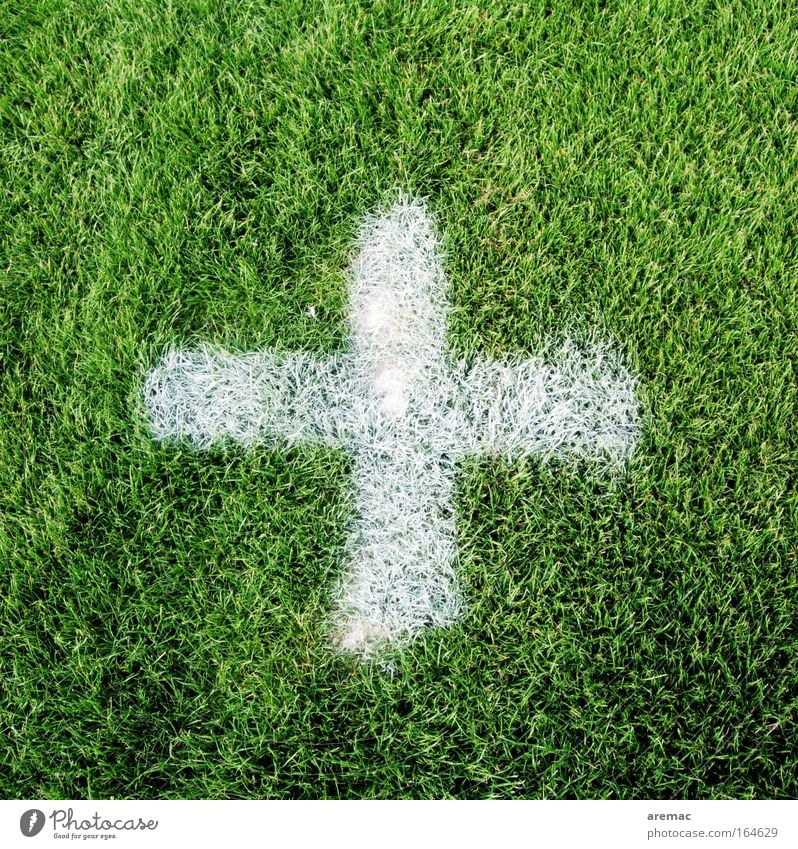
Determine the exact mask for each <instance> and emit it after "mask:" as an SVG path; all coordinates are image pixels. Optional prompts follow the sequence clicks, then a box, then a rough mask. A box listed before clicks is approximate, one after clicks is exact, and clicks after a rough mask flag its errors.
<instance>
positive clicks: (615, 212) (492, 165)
mask: <svg viewBox="0 0 798 849" xmlns="http://www.w3.org/2000/svg"><path fill="white" fill-rule="evenodd" d="M452 5H454V4H451V3H449V2H443V0H418V2H415V3H405V2H398V0H397V2H387V3H382V2H380V3H355V2H349V0H347V2H344V1H343V0H337V2H332V0H318V1H316V0H306V2H297V0H282V2H266V0H238V1H237V2H224V3H220V2H211V0H193V2H188V0H187V2H174V3H165V2H163V0H158V2H156V0H102V2H101V0H38V2H29V0H10V2H9V1H8V0H6V2H5V3H4V4H3V8H2V10H0V71H2V75H1V77H0V79H1V80H2V83H1V84H0V118H1V120H2V124H1V126H2V137H1V139H2V140H1V143H0V221H1V222H2V227H0V569H1V570H2V591H1V592H0V611H1V612H0V658H2V679H0V795H3V796H5V797H95V798H104V797H106V798H107V797H110V796H115V797H165V798H178V797H360V796H363V797H393V796H414V797H449V796H453V797H488V796H497V797H552V798H561V797H580V798H585V797H590V798H603V797H624V798H630V797H659V798H672V797H690V798H708V797H736V798H740V797H745V798H747V797H758V798H761V797H765V798H767V797H778V798H782V797H790V798H794V797H796V796H798V770H796V749H795V740H796V713H797V712H798V695H797V694H798V665H797V663H798V662H797V661H796V657H798V640H797V639H796V630H795V616H796V584H797V583H798V578H796V562H797V561H798V509H797V508H798V495H797V494H796V487H795V474H796V468H798V439H797V438H796V414H798V409H797V407H798V405H796V366H797V365H798V363H797V361H798V353H797V352H798V344H796V339H795V329H796V327H797V326H798V232H797V231H798V227H797V226H796V224H797V223H798V85H797V84H796V79H797V78H798V76H797V75H798V10H796V7H795V5H794V4H792V3H780V2H775V0H727V2H720V0H719V1H718V2H712V1H711V0H660V2H655V0H617V2H612V0H607V2H600V0H593V2H583V3H577V2H567V0H550V2H549V3H548V4H546V5H544V4H539V3H536V2H535V3H527V4H523V5H520V4H513V3H509V2H501V3H500V2H497V0H485V2H475V0H465V2H461V3H458V4H457V8H456V9H454V8H451V6H452ZM396 186H401V187H404V188H405V189H407V190H410V191H413V192H416V193H418V194H419V195H422V196H426V197H428V198H429V199H430V204H431V207H432V208H433V210H434V211H435V213H436V215H437V219H438V222H439V226H440V228H441V230H442V232H443V234H444V237H445V244H446V251H447V257H448V263H447V267H448V273H449V279H450V283H451V287H452V298H453V302H454V305H455V307H454V311H453V320H452V327H451V345H452V347H453V348H454V349H455V350H467V349H474V348H478V349H481V350H484V351H487V352H491V353H497V352H503V351H520V352H523V351H533V350H534V349H535V346H536V344H537V343H538V341H539V340H540V338H541V336H542V335H543V334H546V333H552V332H553V333H556V332H558V331H559V330H561V329H562V327H563V326H564V325H565V324H567V323H569V322H573V321H576V322H578V323H583V324H584V325H591V324H593V323H596V322H602V323H604V324H605V325H606V327H607V328H608V329H609V330H610V331H611V332H612V333H613V334H614V336H615V337H616V339H617V340H618V341H619V343H620V344H621V345H622V346H623V348H624V350H625V351H626V352H627V355H628V357H629V359H630V361H631V363H633V365H634V368H635V369H636V370H637V372H638V373H639V374H640V376H641V383H642V386H643V387H644V395H645V404H646V410H647V412H646V432H645V438H644V440H643V442H642V443H641V445H640V448H639V451H638V453H637V456H636V459H635V460H634V462H633V463H632V464H631V466H630V468H629V471H628V475H627V476H626V477H625V478H624V479H623V480H622V481H620V482H617V483H615V484H607V483H601V482H600V481H587V480H584V479H582V478H580V476H579V475H578V474H574V473H572V472H571V471H568V470H567V469H561V468H556V467H553V466H552V467H541V466H540V465H539V464H536V463H533V462H527V463H518V464H511V465H510V464H501V463H496V462H493V461H491V462H488V461H485V460H480V461H476V460H475V461H473V462H472V463H469V464H467V465H466V466H465V467H464V468H463V473H462V477H461V482H460V489H459V496H458V504H459V509H460V533H461V536H462V544H461V551H462V562H461V574H462V576H463V580H464V582H465V585H466V587H467V592H468V595H469V598H470V599H471V602H472V607H471V611H470V614H469V616H468V617H467V618H466V619H465V620H464V621H463V623H462V624H461V625H460V626H459V627H457V628H455V629H453V630H451V631H446V632H435V633H430V634H429V635H428V636H427V637H426V639H425V640H424V641H422V642H420V643H417V644H416V645H414V646H413V647H412V648H411V649H410V650H408V651H407V652H406V653H405V654H404V655H403V656H402V658H401V659H400V661H399V663H398V664H397V668H396V673H395V675H394V676H393V677H391V676H389V675H386V674H384V673H383V672H380V671H379V670H378V669H375V668H373V667H370V666H367V665H356V664H354V665H353V664H352V663H348V662H345V661H342V660H340V659H336V658H335V657H333V656H332V655H331V652H330V650H329V648H328V646H327V644H326V643H325V640H324V635H323V633H322V622H323V620H324V616H325V613H326V611H327V605H328V604H329V590H330V587H331V586H332V584H333V582H334V580H335V577H336V575H337V574H338V570H339V568H340V550H341V543H342V540H343V535H344V533H345V526H344V522H343V516H344V515H345V512H346V511H345V506H346V499H347V493H348V491H349V489H348V487H349V478H348V465H347V464H348V461H347V458H346V457H344V456H341V455H338V454H335V453H324V452H320V451H314V450H311V449H306V450H295V451H293V452H291V453H288V454H281V453H273V452H270V451H269V450H267V449H266V448H264V449H262V450H257V451H250V452H247V453H244V452H236V451H232V450H231V451H227V452H225V451H217V452H213V453H205V454H198V453H193V452H191V451H189V450H187V449H185V448H175V447H169V446H162V445H158V444H155V443H153V442H152V441H151V440H150V439H149V436H148V432H147V427H146V423H145V421H144V419H143V417H142V415H141V405H140V403H139V392H140V386H141V383H142V376H143V374H144V373H145V370H146V369H147V367H148V366H151V365H152V364H153V363H154V362H155V361H156V360H157V358H158V356H159V354H160V353H161V352H162V351H163V350H164V348H165V347H166V346H167V345H168V344H170V343H173V342H175V341H180V342H187V343H194V342H196V341H198V340H210V341H214V342H218V343H223V344H226V345H230V346H236V347H239V348H242V349H243V348H250V347H257V346H271V347H282V348H284V349H293V348H307V349H313V350H316V351H333V350H335V349H338V348H339V347H340V346H341V345H342V343H343V341H344V326H345V310H346V303H345V277H344V269H345V266H346V261H347V252H348V247H349V244H350V240H351V237H352V234H353V233H354V231H355V228H356V226H357V222H358V218H359V216H360V215H361V214H362V213H363V212H364V211H366V210H368V209H369V208H371V207H373V206H374V205H375V204H376V203H378V202H379V201H380V200H381V199H382V198H384V197H385V196H386V193H387V192H390V191H391V190H392V189H393V188H394V187H396ZM311 305H312V306H314V307H315V309H316V317H315V318H312V317H311V316H309V315H308V313H307V310H308V307H309V306H311Z"/></svg>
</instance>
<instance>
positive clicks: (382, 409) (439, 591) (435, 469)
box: [144, 199, 640, 656]
mask: <svg viewBox="0 0 798 849" xmlns="http://www.w3.org/2000/svg"><path fill="white" fill-rule="evenodd" d="M349 282H350V303H351V312H350V319H349V340H350V344H349V350H348V351H347V352H346V353H344V354H341V355H338V356H332V357H318V356H315V355H312V354H309V353H303V352H297V353H291V354H276V353H270V352H264V351H260V352H256V353H250V354H229V353H225V352H223V351H216V350H212V349H210V348H207V347H203V348H200V349H199V350H196V351H181V350H178V351H172V352H170V353H168V354H167V355H166V356H165V357H164V358H163V360H162V361H161V362H160V363H159V365H158V366H157V367H156V368H155V369H153V371H152V372H151V373H150V375H149V377H148V379H147V382H146V386H145V390H144V394H145V398H146V401H147V404H148V406H149V409H150V413H151V423H152V429H153V433H154V435H155V436H156V438H158V439H174V438H188V439H189V440H191V442H193V443H194V445H196V446H197V447H198V448H207V447H209V446H211V445H213V444H216V443H219V442H222V441H224V440H232V441H234V442H236V443H239V444H241V445H244V446H249V445H254V444H259V443H266V444H271V445H274V446H288V445H293V444H296V443H300V442H303V443H304V442H307V443H314V444H318V445H324V446H329V447H334V448H339V449H342V450H345V451H347V452H349V453H350V454H352V455H353V457H354V474H355V517H354V519H353V521H352V523H351V526H350V528H349V534H348V539H347V545H346V559H347V564H346V567H345V570H344V575H343V578H342V579H341V581H340V583H339V585H338V587H337V589H336V591H335V601H334V611H333V632H334V634H333V639H334V642H335V643H336V644H337V646H339V647H340V648H342V649H345V650H348V651H351V652H355V653H358V654H361V655H366V656H368V655H373V654H375V653H378V652H379V651H380V650H381V649H384V648H386V647H388V646H392V645H393V646H396V645H402V644H405V643H407V642H409V641H410V640H411V639H413V638H414V637H416V636H417V635H418V634H419V633H421V632H422V631H423V630H424V628H426V627H429V626H436V627H445V626H448V625H451V624H453V623H454V622H456V621H457V620H458V619H459V618H460V617H461V615H462V614H463V611H464V599H463V595H462V592H461V589H460V587H459V584H458V581H457V577H456V574H455V562H456V555H457V545H456V532H455V505H454V499H453V492H454V482H455V468H456V464H457V462H458V461H459V460H460V459H462V458H463V457H465V456H467V455H470V454H484V453H488V454H492V455H496V454H504V455H507V456H508V457H519V456H522V455H525V454H532V453H535V454H541V455H544V456H548V457H557V458H563V459H564V458H582V459H588V460H592V461H596V462H599V463H606V464H611V465H618V464H620V463H622V462H623V461H624V460H626V459H627V458H628V457H629V456H630V455H631V453H632V451H633V449H634V446H635V443H636V441H637V439H638V436H639V433H640V413H639V404H638V401H637V398H636V393H635V388H636V382H635V380H634V378H633V377H632V375H631V374H630V373H629V371H628V370H627V369H626V367H625V366H624V364H623V361H622V359H621V357H620V356H619V354H618V353H617V352H615V351H614V350H613V349H612V348H611V347H609V346H608V345H606V344H601V343H599V342H593V343H590V344H589V345H578V344H577V343H575V342H573V341H568V342H566V343H565V344H563V345H562V346H561V347H559V348H558V349H557V350H555V351H553V352H552V354H551V356H550V357H549V359H548V360H547V361H545V362H544V361H543V359H542V358H528V359H521V358H517V357H505V358H503V359H501V360H490V359H487V358H485V357H476V358H473V359H471V360H469V361H458V360H454V359H453V358H452V357H450V356H449V355H448V354H447V351H446V345H445V336H446V314H447V302H446V280H445V276H444V272H443V264H442V258H441V251H440V245H439V242H438V239H437V238H436V235H435V232H434V230H433V228H432V224H431V220H430V217H429V215H428V213H427V210H426V208H425V207H424V205H423V204H421V203H420V202H417V201H413V200H410V199H402V200H400V202H398V203H397V204H395V205H394V206H393V207H391V208H390V209H387V210H385V211H380V212H378V213H377V214H375V215H372V216H369V217H367V218H366V220H365V221H364V222H363V224H362V226H361V229H360V233H359V236H358V240H357V255H356V258H355V260H354V262H353V264H352V267H351V269H350V276H349Z"/></svg>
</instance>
